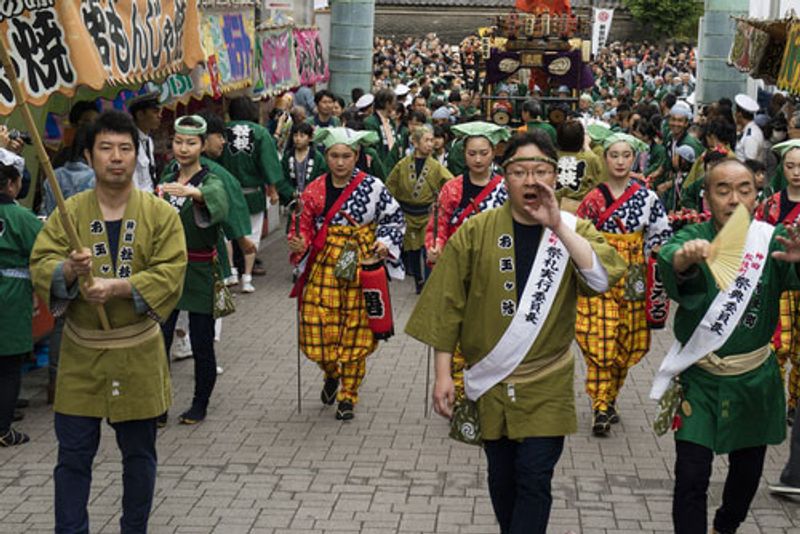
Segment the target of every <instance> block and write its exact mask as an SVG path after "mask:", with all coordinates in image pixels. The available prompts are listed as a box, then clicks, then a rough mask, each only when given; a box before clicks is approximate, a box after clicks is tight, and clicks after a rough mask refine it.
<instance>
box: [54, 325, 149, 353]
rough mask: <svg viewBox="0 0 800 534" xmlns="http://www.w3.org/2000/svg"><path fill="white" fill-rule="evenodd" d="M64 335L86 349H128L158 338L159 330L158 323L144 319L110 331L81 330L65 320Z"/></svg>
mask: <svg viewBox="0 0 800 534" xmlns="http://www.w3.org/2000/svg"><path fill="white" fill-rule="evenodd" d="M64 335H65V336H67V337H68V338H69V339H70V340H72V342H74V343H75V344H76V345H79V346H81V347H84V348H87V349H97V350H111V349H129V348H133V347H138V346H139V345H141V344H142V343H144V342H146V341H150V340H151V339H153V338H156V337H158V336H160V335H161V329H160V328H159V327H158V323H156V322H155V321H153V320H152V319H144V320H142V321H139V322H138V323H134V324H132V325H128V326H123V327H120V328H112V329H111V330H93V329H89V328H81V327H79V326H78V325H76V324H75V323H74V322H72V321H71V320H69V319H67V321H66V323H65V324H64Z"/></svg>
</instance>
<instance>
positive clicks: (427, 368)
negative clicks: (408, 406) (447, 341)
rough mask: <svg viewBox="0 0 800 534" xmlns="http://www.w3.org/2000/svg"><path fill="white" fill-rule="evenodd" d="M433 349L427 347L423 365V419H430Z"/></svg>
mask: <svg viewBox="0 0 800 534" xmlns="http://www.w3.org/2000/svg"><path fill="white" fill-rule="evenodd" d="M432 355H433V347H431V346H430V345H428V357H427V362H426V365H425V417H426V418H427V417H430V410H431V408H430V405H431V357H432Z"/></svg>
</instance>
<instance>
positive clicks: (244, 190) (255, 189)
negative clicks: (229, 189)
mask: <svg viewBox="0 0 800 534" xmlns="http://www.w3.org/2000/svg"><path fill="white" fill-rule="evenodd" d="M259 191H263V189H261V188H260V187H243V188H242V193H244V194H245V195H249V194H251V193H258V192H259Z"/></svg>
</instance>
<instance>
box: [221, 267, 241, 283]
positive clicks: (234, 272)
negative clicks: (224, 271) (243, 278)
mask: <svg viewBox="0 0 800 534" xmlns="http://www.w3.org/2000/svg"><path fill="white" fill-rule="evenodd" d="M224 282H225V285H226V286H228V287H230V286H235V285H236V284H238V283H239V270H238V269H237V268H236V267H231V275H230V276H229V277H227V278H225V280H224Z"/></svg>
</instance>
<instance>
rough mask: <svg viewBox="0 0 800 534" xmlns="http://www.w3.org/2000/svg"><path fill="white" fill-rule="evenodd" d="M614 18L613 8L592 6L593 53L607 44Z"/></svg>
mask: <svg viewBox="0 0 800 534" xmlns="http://www.w3.org/2000/svg"><path fill="white" fill-rule="evenodd" d="M613 18H614V10H613V9H603V8H599V7H593V8H592V55H594V54H597V51H598V50H600V49H601V48H603V47H604V46H605V45H606V42H607V41H608V33H609V32H610V31H611V20H612V19H613Z"/></svg>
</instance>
